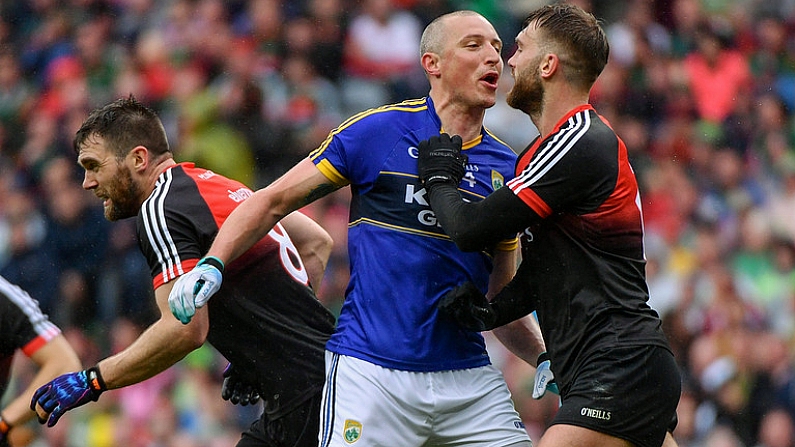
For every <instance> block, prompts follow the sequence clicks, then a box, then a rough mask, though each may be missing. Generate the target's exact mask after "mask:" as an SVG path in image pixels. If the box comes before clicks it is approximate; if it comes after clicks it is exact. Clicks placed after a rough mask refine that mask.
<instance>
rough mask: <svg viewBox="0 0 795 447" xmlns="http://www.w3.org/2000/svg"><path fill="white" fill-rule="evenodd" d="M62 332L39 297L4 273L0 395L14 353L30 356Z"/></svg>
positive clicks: (0, 286) (1, 285)
mask: <svg viewBox="0 0 795 447" xmlns="http://www.w3.org/2000/svg"><path fill="white" fill-rule="evenodd" d="M60 333H61V330H60V329H59V328H58V326H56V325H55V324H53V323H52V322H51V321H50V320H49V319H48V318H47V315H45V314H44V313H42V311H41V309H40V308H39V303H38V302H37V301H36V300H34V299H33V298H31V297H30V295H28V293H27V292H25V291H24V290H22V289H21V288H20V287H19V286H16V285H14V284H11V283H10V282H8V281H7V280H6V279H5V278H3V277H2V276H0V396H2V395H3V393H4V392H5V389H6V386H8V379H9V375H10V373H11V363H12V361H13V359H14V353H15V352H16V351H17V350H21V351H22V352H23V353H24V354H25V355H26V356H28V357H30V356H32V355H33V354H34V353H35V352H36V351H38V350H39V348H41V347H42V346H44V345H46V344H47V342H49V341H50V340H52V339H53V338H55V337H57V336H58V335H60Z"/></svg>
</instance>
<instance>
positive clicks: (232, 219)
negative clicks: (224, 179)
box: [207, 158, 339, 263]
mask: <svg viewBox="0 0 795 447" xmlns="http://www.w3.org/2000/svg"><path fill="white" fill-rule="evenodd" d="M338 188H339V186H337V185H333V184H332V183H331V182H330V181H329V180H328V178H326V176H325V175H324V174H323V173H321V172H320V170H318V168H317V167H315V165H314V163H312V161H311V160H310V159H309V158H305V159H304V160H303V161H301V162H299V163H298V164H297V165H295V166H294V167H293V168H291V169H290V170H289V171H287V173H285V174H284V175H283V176H282V177H280V178H279V179H277V180H276V181H274V182H273V183H271V184H270V185H268V186H267V187H266V188H264V189H260V190H259V191H257V192H255V193H254V195H252V196H251V197H249V198H248V199H246V200H245V201H243V203H241V204H240V206H238V207H237V208H236V209H235V210H234V211H233V212H232V213H231V214H230V215H229V217H228V218H227V219H226V221H225V222H224V224H223V225H221V229H220V230H219V231H218V234H217V235H216V237H215V240H214V241H213V244H212V246H211V247H210V250H209V251H208V252H207V255H208V256H215V257H217V258H219V259H220V260H221V261H223V262H224V263H229V262H230V261H232V260H234V259H235V258H237V257H238V256H240V255H241V254H243V253H244V252H245V251H246V250H248V249H249V248H250V247H251V246H252V245H254V244H255V243H256V242H257V241H259V240H260V239H262V238H263V237H265V235H266V234H268V231H270V230H271V229H272V228H273V226H274V225H276V222H279V221H280V220H281V219H282V218H284V217H285V216H287V215H288V214H290V213H291V212H293V211H295V210H297V209H299V208H301V207H302V206H304V205H307V204H309V203H311V202H312V201H314V200H316V199H318V198H319V197H322V196H324V195H326V194H328V193H330V192H332V191H334V190H336V189H338Z"/></svg>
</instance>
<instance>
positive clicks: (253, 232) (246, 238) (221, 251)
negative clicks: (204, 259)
mask: <svg viewBox="0 0 795 447" xmlns="http://www.w3.org/2000/svg"><path fill="white" fill-rule="evenodd" d="M271 202H272V198H271V197H270V196H269V195H268V194H267V192H266V191H265V190H260V191H257V192H256V193H255V194H254V195H252V196H251V197H249V198H248V199H246V200H245V201H243V203H241V204H240V205H239V206H238V207H237V208H235V210H234V211H232V213H230V214H229V217H227V219H226V220H225V221H224V223H223V225H221V228H220V229H219V230H218V234H217V235H216V236H215V239H214V240H213V243H212V246H211V247H210V249H209V250H208V252H207V254H206V255H207V256H215V257H216V258H218V259H220V260H221V261H223V262H224V263H225V264H228V263H229V262H231V261H233V260H235V259H236V258H237V257H238V256H240V255H241V254H243V253H245V252H246V250H248V249H249V248H251V247H252V246H253V245H254V244H255V243H256V242H257V241H259V240H260V239H262V238H263V237H265V235H266V234H268V232H269V231H270V230H271V229H272V228H273V226H274V225H276V222H278V221H279V220H280V219H281V218H282V217H284V216H285V215H286V214H287V212H276V211H274V210H273V208H272V206H271Z"/></svg>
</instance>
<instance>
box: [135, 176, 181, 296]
mask: <svg viewBox="0 0 795 447" xmlns="http://www.w3.org/2000/svg"><path fill="white" fill-rule="evenodd" d="M173 179H174V175H173V173H172V172H171V169H168V170H166V172H164V173H163V175H162V177H161V178H160V179H158V181H157V183H156V185H155V190H154V191H153V192H152V195H150V196H149V197H148V198H147V199H146V200H145V201H144V204H143V206H142V207H141V215H142V217H143V222H144V228H145V229H146V237H147V238H148V239H149V243H150V244H151V245H152V249H153V250H154V251H155V253H157V261H158V262H159V263H160V268H161V271H162V275H163V282H164V283H166V282H169V281H170V280H172V279H174V278H176V277H177V276H180V275H182V274H183V273H185V272H184V271H183V270H182V263H181V262H180V260H179V252H177V247H176V245H174V240H173V239H172V238H171V233H169V231H168V225H166V213H165V211H164V210H163V203H164V202H165V200H166V196H167V195H168V191H169V188H170V187H171V182H172V181H173Z"/></svg>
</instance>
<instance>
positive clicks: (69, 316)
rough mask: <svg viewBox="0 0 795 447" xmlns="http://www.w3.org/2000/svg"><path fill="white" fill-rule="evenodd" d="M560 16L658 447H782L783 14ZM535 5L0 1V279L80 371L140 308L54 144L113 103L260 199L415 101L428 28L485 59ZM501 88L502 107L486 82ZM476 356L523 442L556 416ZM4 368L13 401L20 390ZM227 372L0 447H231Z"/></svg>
mask: <svg viewBox="0 0 795 447" xmlns="http://www.w3.org/2000/svg"><path fill="white" fill-rule="evenodd" d="M571 1H574V0H571ZM576 2H577V3H578V4H580V5H581V6H584V7H585V8H586V9H588V10H591V11H592V12H593V13H594V14H595V15H597V17H599V18H601V19H602V21H603V25H604V27H605V30H606V32H607V33H608V37H609V40H610V45H611V60H610V63H609V64H608V66H607V68H606V70H605V72H604V73H603V74H602V76H601V78H600V79H599V80H598V81H597V84H596V86H595V88H594V90H593V93H592V102H593V103H594V105H595V107H596V109H597V111H598V112H600V113H601V114H602V115H604V116H605V117H606V118H607V119H608V120H609V121H610V122H611V124H612V126H613V127H614V128H615V129H616V131H617V133H618V134H619V135H620V136H621V137H622V138H623V139H624V141H625V143H626V145H627V148H628V150H629V152H630V157H631V161H632V164H633V168H634V170H635V173H636V175H637V177H638V180H639V184H640V187H641V199H642V205H643V211H644V219H645V229H646V251H647V253H646V255H647V259H648V264H647V274H648V279H649V287H650V296H651V299H650V304H651V305H652V306H653V307H654V308H655V309H657V311H658V312H659V313H660V314H661V315H662V316H663V322H664V329H665V331H666V333H667V334H668V337H669V339H670V341H671V344H672V346H673V348H674V350H675V354H676V357H677V359H678V361H679V364H680V366H681V368H682V370H683V372H684V378H685V380H684V386H683V390H684V391H683V395H682V400H681V403H680V407H679V412H678V414H679V425H678V427H677V429H676V432H675V433H674V434H675V437H676V438H677V440H678V441H679V444H680V446H682V447H795V424H794V423H793V421H794V420H795V355H793V354H795V0H617V1H607V0H605V1H599V0H578V1H576ZM543 3H545V1H544V0H511V1H498V0H291V1H279V0H229V1H222V0H161V1H156V0H19V1H5V2H3V1H0V275H3V276H4V277H6V278H7V279H8V280H9V281H11V282H14V283H16V284H18V285H20V286H21V287H22V288H24V289H25V290H27V291H28V292H29V293H30V294H31V295H32V296H33V297H34V298H36V299H37V300H38V301H39V303H40V304H41V307H42V309H43V310H44V311H45V312H46V313H47V314H48V315H49V316H50V318H51V319H52V320H53V321H54V322H55V323H56V324H58V325H59V326H60V327H61V328H62V329H63V330H64V332H65V333H66V334H67V337H68V338H69V340H70V342H71V343H72V344H73V345H74V346H75V349H76V350H77V351H78V353H79V354H80V356H81V359H82V360H83V362H84V364H85V365H87V366H88V365H91V364H93V362H96V361H97V359H99V358H102V357H104V356H106V355H108V354H110V353H112V352H114V351H117V350H119V349H121V348H123V347H125V346H127V345H128V344H129V343H130V342H131V341H132V340H134V339H135V337H137V335H138V334H139V333H140V332H141V330H142V329H143V328H145V327H146V326H147V325H148V324H149V323H150V322H151V321H153V318H154V316H155V314H156V312H157V309H156V308H155V306H154V299H153V296H152V291H151V278H150V275H149V273H148V271H147V268H146V264H145V262H144V260H143V257H142V256H141V255H140V253H139V252H138V247H137V245H136V242H135V238H134V232H135V231H134V222H133V221H132V220H128V221H122V222H116V223H113V224H111V223H108V222H106V221H105V219H104V218H103V215H102V208H101V203H99V201H98V200H97V199H96V198H95V197H93V195H91V194H90V193H87V192H85V191H83V189H82V187H81V181H82V175H81V171H80V170H79V169H78V166H77V165H76V163H75V155H74V153H73V152H72V148H71V140H72V137H73V135H74V132H75V131H76V129H77V128H78V126H79V125H80V124H81V122H82V120H83V119H84V118H85V117H86V115H87V113H88V112H89V111H90V110H91V109H93V108H95V107H98V106H101V105H104V104H105V103H107V102H109V101H111V100H113V99H116V98H118V97H126V96H128V95H130V94H133V95H135V97H136V98H138V99H139V100H141V101H142V102H144V103H146V104H147V105H149V106H151V107H152V108H154V109H155V110H156V111H157V112H158V113H159V114H160V116H161V117H162V119H163V121H164V123H165V125H166V128H167V133H168V136H169V140H170V143H171V145H172V149H173V150H174V153H175V158H176V159H177V160H178V161H183V160H184V161H194V162H196V163H197V164H198V165H200V166H203V167H207V168H210V169H212V170H214V171H216V172H219V173H222V174H225V175H229V176H231V177H234V178H236V179H239V180H241V181H243V182H244V183H246V184H248V185H249V186H251V187H252V188H259V187H262V186H265V185H267V184H268V183H269V182H270V181H272V180H273V179H275V178H276V177H277V176H278V175H280V174H281V173H282V172H284V171H285V170H286V169H287V168H288V167H290V166H292V165H293V164H294V163H295V162H296V161H297V160H299V159H301V158H302V157H304V156H306V154H307V153H308V152H309V151H310V150H312V149H314V148H315V147H317V146H318V145H319V144H320V143H321V142H322V141H323V140H324V139H325V137H326V135H327V134H328V132H329V131H330V130H331V129H333V128H334V127H336V126H337V125H338V124H340V123H341V122H342V120H344V119H345V118H347V117H348V116H350V115H352V114H355V113H357V112H360V111H362V110H364V109H367V108H370V107H375V106H379V105H381V104H384V103H390V102H397V101H400V100H403V99H407V98H413V97H420V96H424V95H425V94H426V93H427V89H428V85H427V81H426V79H425V77H424V74H423V73H422V72H421V70H420V66H419V63H418V60H419V54H418V48H419V39H420V35H421V33H422V30H423V28H424V27H425V25H426V24H427V23H429V22H430V21H431V20H432V19H433V18H435V17H437V16H438V15H440V14H442V13H445V12H449V11H452V10H456V9H474V10H476V11H478V12H480V13H482V14H483V15H484V16H486V17H487V18H489V19H490V20H491V21H492V22H493V23H494V24H495V27H496V28H497V30H498V32H499V33H500V35H501V36H502V38H503V40H504V42H505V43H506V49H505V54H504V55H503V56H504V57H505V58H506V59H507V58H508V57H509V56H510V55H511V53H512V51H513V45H512V43H513V40H514V37H515V35H516V33H517V32H518V31H519V30H520V29H521V27H522V21H523V18H524V16H525V15H526V14H527V12H529V11H530V10H532V9H534V8H535V7H537V6H540V5H541V4H543ZM501 82H502V85H501V91H500V95H504V94H505V92H507V91H508V90H509V89H510V84H511V78H510V74H509V73H507V71H506V73H504V76H503V79H502V81H501ZM486 125H487V126H488V127H489V128H490V129H491V130H492V131H494V133H496V134H497V135H499V136H501V137H502V138H503V139H504V141H506V142H508V143H509V144H510V145H511V146H512V147H513V148H514V149H515V150H516V151H517V152H520V151H521V150H522V149H524V147H525V146H526V145H527V144H528V143H529V142H530V140H531V139H532V138H533V137H534V136H535V135H536V133H537V132H536V131H535V128H534V127H533V125H532V123H531V122H530V120H529V119H528V118H527V117H526V116H524V115H523V114H521V113H519V112H517V111H515V110H511V109H510V108H509V107H508V106H507V105H505V103H504V101H502V100H499V101H498V104H497V105H496V106H495V107H494V108H492V109H490V110H489V111H488V113H487V116H486ZM348 199H349V196H348V193H347V191H341V192H339V193H335V194H333V195H331V196H329V197H327V198H324V199H323V200H321V201H318V202H316V203H314V204H312V205H311V206H310V207H308V208H307V209H306V210H305V211H306V212H307V213H308V214H310V215H311V216H313V217H314V218H315V219H317V220H318V221H319V222H320V223H321V224H322V225H323V226H324V227H325V228H326V229H327V230H328V231H329V232H330V233H331V234H332V236H333V237H334V239H335V242H336V243H335V251H334V253H333V255H332V258H331V261H330V263H329V270H328V272H327V274H326V277H325V280H324V283H323V284H322V286H321V287H320V289H319V290H318V294H319V296H320V298H321V299H322V300H323V302H324V303H325V304H326V305H328V306H329V307H330V308H331V309H334V310H336V309H338V308H339V306H340V305H341V302H342V298H343V295H344V290H345V285H346V283H347V280H348V266H347V247H346V244H347V241H346V230H347V217H348V215H347V206H348ZM487 341H488V343H489V348H490V352H491V355H492V358H493V360H494V362H495V364H497V365H498V366H500V368H501V369H502V370H503V372H504V374H505V376H506V379H507V380H508V383H509V386H510V388H511V390H512V392H513V395H514V396H513V397H514V400H515V402H516V405H517V409H518V410H519V411H520V413H521V415H522V417H523V419H524V420H525V423H526V425H527V427H528V430H529V431H530V434H531V437H533V439H538V437H539V435H540V433H542V432H543V430H544V427H545V426H546V424H548V423H549V421H550V420H551V418H552V416H553V415H554V412H555V410H556V408H557V404H558V402H557V399H556V397H555V396H546V397H544V398H543V399H541V400H539V401H536V400H533V399H532V398H531V391H530V389H531V386H532V380H533V369H532V368H531V367H529V366H527V365H526V364H523V363H521V361H519V360H518V359H516V358H515V357H513V356H512V355H510V354H508V353H507V352H506V351H505V350H504V348H502V347H501V346H500V345H499V343H496V342H495V341H494V339H492V338H491V337H490V336H489V335H488V334H487ZM251 343H257V340H256V337H252V340H251ZM20 357H21V356H18V358H17V363H16V364H15V371H16V375H15V382H14V383H13V384H12V385H13V386H12V388H16V389H21V387H22V386H23V385H24V383H25V380H26V378H29V377H30V368H31V365H30V364H29V363H27V361H26V359H24V358H20ZM225 364H226V363H225V361H224V360H223V359H222V358H220V356H219V355H218V354H217V353H216V352H215V351H214V350H213V349H212V348H209V347H205V348H203V349H201V350H199V351H197V352H195V353H193V354H191V355H190V356H188V357H187V358H186V359H185V360H184V361H182V362H180V363H179V364H178V365H176V366H175V367H173V368H172V369H170V370H169V371H168V372H167V373H164V374H161V375H160V376H158V377H155V378H153V379H151V380H149V381H146V382H144V383H141V384H139V385H136V386H132V387H129V388H126V389H124V390H118V391H113V392H110V393H106V394H105V395H103V397H102V399H100V401H99V403H98V404H94V405H89V406H86V407H83V408H81V409H79V410H77V411H73V412H70V413H69V414H68V415H66V416H65V417H64V418H63V419H61V422H60V423H59V424H58V425H57V426H56V427H54V428H52V429H43V428H41V427H39V426H37V425H35V424H33V425H31V426H30V427H26V428H25V430H15V432H16V434H15V437H16V439H15V441H16V442H17V443H18V445H30V446H38V447H111V446H121V445H123V446H131V447H172V446H180V447H193V446H196V447H216V446H229V445H234V443H235V442H236V440H237V438H238V435H239V432H240V431H241V429H243V428H245V427H247V425H248V423H249V422H250V421H252V420H253V419H254V418H255V417H256V415H257V414H258V409H257V408H251V407H235V406H232V405H231V404H229V403H228V402H225V401H223V400H221V399H220V386H221V371H222V370H223V367H224V366H225ZM553 369H554V365H553ZM649 386H654V384H649ZM649 404H650V405H653V403H652V402H650V403H649Z"/></svg>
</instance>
